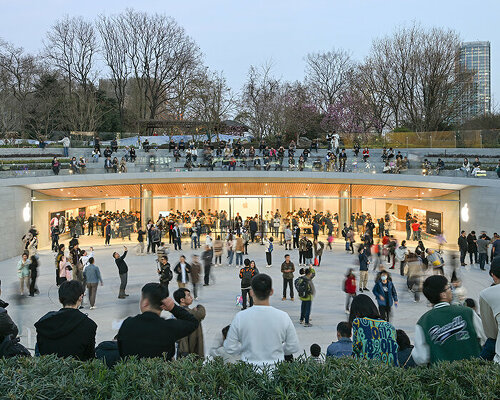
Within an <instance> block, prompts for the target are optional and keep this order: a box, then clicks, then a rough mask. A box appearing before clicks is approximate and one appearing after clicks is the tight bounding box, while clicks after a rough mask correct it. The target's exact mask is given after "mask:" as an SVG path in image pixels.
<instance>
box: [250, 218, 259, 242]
mask: <svg viewBox="0 0 500 400" xmlns="http://www.w3.org/2000/svg"><path fill="white" fill-rule="evenodd" d="M249 225H250V240H251V241H252V243H253V242H254V240H255V234H256V233H257V229H258V227H257V222H255V219H253V218H252V219H251V220H250V224H249Z"/></svg>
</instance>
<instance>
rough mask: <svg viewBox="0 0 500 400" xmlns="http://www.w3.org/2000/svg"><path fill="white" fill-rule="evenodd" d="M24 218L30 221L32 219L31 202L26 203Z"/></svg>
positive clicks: (25, 220)
mask: <svg viewBox="0 0 500 400" xmlns="http://www.w3.org/2000/svg"><path fill="white" fill-rule="evenodd" d="M23 219H24V222H29V220H30V219H31V208H30V203H26V205H25V206H24V208H23Z"/></svg>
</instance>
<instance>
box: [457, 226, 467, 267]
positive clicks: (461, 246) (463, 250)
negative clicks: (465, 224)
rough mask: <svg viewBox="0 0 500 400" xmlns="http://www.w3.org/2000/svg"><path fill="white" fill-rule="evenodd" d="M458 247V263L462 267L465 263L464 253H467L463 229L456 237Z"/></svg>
mask: <svg viewBox="0 0 500 400" xmlns="http://www.w3.org/2000/svg"><path fill="white" fill-rule="evenodd" d="M458 249H459V250H460V265H461V266H462V267H464V266H465V265H466V264H465V255H466V254H467V249H468V243H467V237H466V236H465V231H462V232H460V236H459V237H458Z"/></svg>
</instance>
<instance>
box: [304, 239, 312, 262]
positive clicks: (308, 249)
mask: <svg viewBox="0 0 500 400" xmlns="http://www.w3.org/2000/svg"><path fill="white" fill-rule="evenodd" d="M304 238H305V240H306V245H305V250H304V264H305V265H306V266H307V265H309V266H310V265H313V247H314V246H313V243H312V242H311V241H310V240H309V239H308V238H307V237H305V236H304Z"/></svg>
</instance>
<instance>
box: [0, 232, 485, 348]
mask: <svg viewBox="0 0 500 400" xmlns="http://www.w3.org/2000/svg"><path fill="white" fill-rule="evenodd" d="M98 241H99V243H102V241H101V238H99V240H98ZM81 242H82V246H81V247H82V248H85V249H88V245H89V243H90V242H93V243H96V242H97V241H96V238H94V239H91V238H88V237H83V238H81ZM114 242H115V243H113V244H112V246H111V247H103V246H102V245H100V244H99V245H96V246H94V248H95V258H96V265H98V266H99V267H100V269H101V273H102V275H103V279H104V286H102V287H101V286H99V288H98V291H97V302H96V306H97V309H96V310H89V309H88V306H87V307H85V310H83V311H84V312H86V313H88V314H89V316H90V317H91V318H92V319H93V320H94V321H95V322H96V323H97V324H98V330H97V342H100V341H103V340H110V339H112V338H113V336H114V335H115V334H116V332H117V330H118V327H119V324H120V322H121V320H123V319H124V318H125V317H127V316H129V315H135V314H136V313H138V312H139V298H140V289H141V287H142V285H143V284H144V283H146V282H151V281H157V274H156V263H155V261H154V257H153V256H152V255H145V256H137V255H136V254H135V250H134V248H133V247H134V245H135V243H134V242H133V241H132V242H128V240H126V241H125V242H123V243H124V244H125V245H129V247H130V252H129V255H128V257H127V259H126V260H127V263H128V265H129V269H130V270H129V285H128V289H127V292H128V293H129V294H130V297H129V298H127V299H126V300H119V299H118V298H117V296H118V288H119V278H118V273H117V268H116V266H115V263H114V261H113V259H112V257H111V254H112V252H113V251H118V252H120V253H121V251H122V250H123V247H122V241H121V239H120V240H114ZM410 247H411V248H413V247H414V244H413V243H412V244H411V245H410ZM183 249H184V250H183V251H182V254H185V255H186V256H187V258H188V261H189V260H190V259H191V255H192V254H193V253H194V251H193V250H191V249H189V243H183ZM196 253H197V254H199V253H200V252H199V251H196ZM180 254H181V252H179V251H171V252H170V254H169V257H170V263H171V264H173V265H172V267H173V266H174V265H175V263H176V262H177V261H178V258H179V255H180ZM284 254H285V250H284V247H283V246H280V245H276V246H275V251H274V252H273V267H272V268H265V254H264V246H261V245H259V244H252V245H250V246H249V256H248V257H249V258H250V259H253V260H255V262H256V264H257V267H258V268H259V269H260V271H261V272H265V273H267V274H269V275H271V277H272V278H273V283H274V289H275V293H274V296H273V297H272V298H271V304H272V305H273V306H275V307H277V308H279V309H282V310H284V311H286V312H288V313H289V315H290V317H291V318H292V320H293V321H294V324H295V326H296V329H297V332H298V335H299V339H300V343H301V346H302V347H303V348H304V349H307V351H308V349H309V346H310V345H311V344H312V343H318V344H320V345H321V347H322V349H323V351H325V350H326V347H327V346H328V344H329V343H330V342H332V340H336V329H335V328H336V325H337V323H338V322H340V321H343V320H346V314H345V312H344V300H345V297H344V296H345V295H344V293H343V292H342V289H341V287H342V282H343V275H344V273H345V272H346V270H347V269H348V268H349V267H354V268H356V271H357V270H358V266H357V265H356V264H355V259H354V256H352V255H351V254H350V253H346V252H345V250H344V243H343V241H342V242H338V243H335V244H334V249H333V251H325V253H324V255H323V260H322V265H321V267H319V268H317V275H316V278H315V279H314V283H315V286H316V292H317V293H316V297H315V298H314V301H313V305H312V314H311V318H312V324H313V325H314V326H313V327H311V328H304V327H303V326H302V325H300V324H299V323H298V319H299V315H300V301H298V299H297V300H295V301H294V302H292V301H289V300H287V301H282V300H281V297H282V296H281V294H282V278H281V273H280V266H281V262H282V261H283V257H284ZM291 254H292V261H293V262H294V263H297V262H298V252H297V251H296V250H294V251H292V252H291ZM53 259H54V254H53V253H51V252H50V251H49V250H42V251H41V253H40V261H41V267H40V278H39V281H38V286H39V288H40V295H39V296H36V297H34V298H31V297H20V296H19V295H17V294H16V293H17V291H18V284H17V275H16V264H17V259H10V260H6V261H2V262H0V278H1V280H2V290H3V293H2V299H4V300H6V301H8V302H10V303H11V305H10V306H9V308H8V311H9V314H10V315H11V316H12V318H13V319H14V321H15V322H16V323H17V324H18V326H19V328H20V332H22V338H21V340H22V342H23V344H25V345H26V346H28V347H29V348H33V347H34V343H35V336H36V335H35V331H34V328H33V324H34V322H36V321H37V320H38V319H39V318H40V317H41V316H42V315H44V314H45V313H46V312H47V311H49V310H57V309H59V308H60V306H59V303H58V299H57V287H56V286H55V284H54V281H55V276H54V275H55V272H54V262H53ZM297 270H298V268H297ZM213 271H214V277H213V278H214V279H213V284H212V285H211V286H209V287H204V288H202V289H201V292H200V294H199V303H201V304H203V305H204V306H205V307H206V309H207V316H206V319H205V320H204V321H203V330H204V335H205V348H206V351H207V353H208V349H209V348H210V346H211V345H212V344H213V343H214V341H215V340H217V338H218V337H219V336H220V333H219V332H220V330H221V329H222V328H223V327H224V326H225V325H227V324H229V323H230V322H231V320H232V318H233V317H234V315H235V314H236V313H237V312H238V310H239V308H238V307H237V306H236V303H235V298H236V296H237V295H238V294H239V288H240V286H239V278H238V271H239V269H237V268H235V267H234V266H233V267H228V266H224V267H220V268H214V269H213ZM357 275H358V274H357ZM296 276H297V274H296ZM374 276H375V273H374V272H370V278H369V285H370V287H373V279H374ZM462 278H463V282H464V286H465V288H466V289H467V292H468V296H469V297H472V298H474V299H476V301H477V299H478V295H479V292H480V290H481V289H483V288H484V287H486V286H489V285H490V277H489V275H488V273H487V272H483V271H480V270H479V268H478V266H477V265H475V266H472V268H470V270H466V269H465V268H463V273H462ZM393 280H394V283H395V285H396V288H397V291H398V295H399V297H400V304H399V307H398V308H393V321H392V322H393V323H394V325H395V326H396V327H397V328H401V329H404V330H406V331H407V332H408V334H409V335H410V337H411V338H412V337H413V330H414V325H415V322H416V321H417V319H418V318H419V317H420V315H422V314H423V313H424V312H425V311H426V310H427V309H428V307H427V304H426V301H425V299H424V300H422V301H421V302H420V303H414V302H413V297H412V295H411V294H410V293H409V292H408V291H407V290H406V289H405V284H404V280H403V279H402V278H401V277H400V276H399V275H397V274H394V275H393ZM175 288H176V284H175V283H172V284H171V289H175ZM171 292H172V290H171ZM370 295H371V294H370ZM87 304H88V303H87ZM195 304H196V302H195ZM166 314H167V315H166V316H168V315H169V314H168V313H166ZM263 329H265V327H264V328H263Z"/></svg>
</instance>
